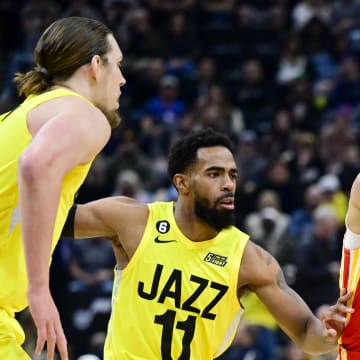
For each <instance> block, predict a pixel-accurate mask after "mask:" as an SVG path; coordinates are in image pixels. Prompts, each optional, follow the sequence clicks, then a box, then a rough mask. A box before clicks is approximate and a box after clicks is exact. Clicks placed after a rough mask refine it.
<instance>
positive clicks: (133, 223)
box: [74, 196, 148, 247]
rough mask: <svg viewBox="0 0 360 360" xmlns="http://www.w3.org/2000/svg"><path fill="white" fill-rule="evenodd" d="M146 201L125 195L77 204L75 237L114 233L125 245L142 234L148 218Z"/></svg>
mask: <svg viewBox="0 0 360 360" xmlns="http://www.w3.org/2000/svg"><path fill="white" fill-rule="evenodd" d="M147 216H148V209H147V206H146V205H145V204H142V203H139V202H138V201H136V200H134V199H131V198H127V197H124V196H117V197H108V198H104V199H100V200H96V201H93V202H90V203H87V204H85V205H78V209H77V211H76V215H75V226H74V229H75V231H74V233H75V237H95V236H102V237H108V238H112V237H116V238H118V239H119V240H120V242H121V244H122V245H123V246H124V247H127V245H128V244H129V243H131V242H133V241H137V240H139V239H140V238H141V236H142V233H143V231H144V228H145V224H146V221H147Z"/></svg>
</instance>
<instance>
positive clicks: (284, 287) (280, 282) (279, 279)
mask: <svg viewBox="0 0 360 360" xmlns="http://www.w3.org/2000/svg"><path fill="white" fill-rule="evenodd" d="M276 283H277V285H278V287H279V288H280V289H281V290H284V291H285V292H287V293H288V294H289V295H291V296H292V297H293V298H294V299H295V301H296V302H297V303H299V304H300V303H301V302H302V300H301V297H300V296H299V295H298V294H297V293H296V292H295V291H294V290H293V289H292V288H290V287H289V286H288V284H287V282H286V280H285V276H284V273H283V272H282V270H281V269H280V270H279V272H278V274H277V277H276Z"/></svg>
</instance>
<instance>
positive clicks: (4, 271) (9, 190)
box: [0, 89, 91, 314]
mask: <svg viewBox="0 0 360 360" xmlns="http://www.w3.org/2000/svg"><path fill="white" fill-rule="evenodd" d="M63 96H78V97H81V96H80V95H79V94H77V93H75V92H73V91H70V90H67V89H57V90H53V91H49V92H46V93H43V94H41V95H36V96H34V95H31V96H29V97H28V98H27V99H26V100H25V101H24V102H23V103H22V104H21V105H20V106H19V107H17V108H16V109H15V110H14V111H12V112H8V113H6V114H3V115H1V116H0V144H1V151H0V284H1V286H0V308H3V309H5V310H6V311H7V312H8V313H10V314H11V313H14V312H17V311H20V310H22V309H24V308H25V307H26V306H27V296H26V289H27V278H26V272H25V258H24V250H23V244H22V239H21V224H20V216H19V204H18V183H17V175H18V159H19V156H20V154H21V153H22V151H23V150H24V149H25V148H26V146H27V145H28V144H29V142H30V141H31V139H32V136H31V134H30V133H29V131H28V128H27V121H26V118H27V114H28V112H29V111H30V110H31V109H33V108H35V107H36V106H38V105H39V104H41V103H44V102H46V101H49V100H52V99H55V98H58V97H63ZM81 98H82V97H81ZM82 99H84V100H85V101H87V102H89V101H88V100H87V99H85V98H82ZM74 121H76V119H74ZM74 151H76V149H74ZM90 165H91V162H89V163H88V164H85V165H82V166H78V167H76V168H75V169H73V170H72V171H71V172H69V173H68V174H67V175H66V176H65V178H64V179H63V186H62V192H61V197H60V203H59V209H58V213H57V218H56V223H55V228H54V233H53V242H52V249H54V247H55V245H56V243H57V241H58V239H59V237H60V234H61V230H62V227H63V225H64V222H65V220H66V217H67V213H68V211H69V208H70V207H71V205H72V204H73V201H74V195H75V194H76V192H77V191H78V188H79V187H80V185H81V184H82V182H83V181H84V179H85V177H86V175H87V173H88V171H89V167H90Z"/></svg>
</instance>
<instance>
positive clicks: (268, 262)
mask: <svg viewBox="0 0 360 360" xmlns="http://www.w3.org/2000/svg"><path fill="white" fill-rule="evenodd" d="M272 259H273V256H272V255H271V254H268V256H267V258H266V265H267V266H270V264H271V263H272Z"/></svg>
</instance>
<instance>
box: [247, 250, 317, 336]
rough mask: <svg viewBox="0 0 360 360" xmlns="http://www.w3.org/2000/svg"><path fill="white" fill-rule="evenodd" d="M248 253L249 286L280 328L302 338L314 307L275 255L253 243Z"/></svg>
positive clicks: (290, 334)
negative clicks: (294, 286)
mask: <svg viewBox="0 0 360 360" xmlns="http://www.w3.org/2000/svg"><path fill="white" fill-rule="evenodd" d="M246 255H247V256H248V258H247V259H246V260H245V264H246V267H247V269H246V271H247V272H246V273H245V275H246V276H247V277H248V288H249V289H250V290H251V291H253V292H255V293H256V294H257V296H258V297H259V299H260V300H261V301H262V302H263V304H264V305H265V306H266V307H267V309H268V310H269V311H270V313H271V314H272V315H273V317H274V318H275V320H276V321H277V323H278V324H279V325H280V327H281V328H282V329H283V330H284V331H285V332H286V333H287V334H288V335H289V336H290V337H291V338H292V339H294V340H295V339H299V338H300V337H302V336H303V335H304V332H305V329H306V326H307V323H308V321H309V320H310V319H311V318H312V316H313V315H312V313H311V311H310V309H309V308H308V306H307V305H306V304H305V302H304V301H303V300H302V299H301V298H300V296H299V295H298V294H297V293H296V292H295V291H294V290H292V289H291V288H290V287H289V286H288V285H287V283H286V280H285V277H284V274H283V272H282V270H281V268H280V266H279V264H278V262H277V261H276V260H275V258H274V257H273V256H272V255H271V254H269V253H268V252H267V251H265V250H263V249H261V248H260V247H258V246H255V245H252V246H250V247H249V249H248V251H247V253H246V254H245V256H246ZM251 264H253V265H251ZM255 264H256V265H255Z"/></svg>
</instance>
